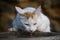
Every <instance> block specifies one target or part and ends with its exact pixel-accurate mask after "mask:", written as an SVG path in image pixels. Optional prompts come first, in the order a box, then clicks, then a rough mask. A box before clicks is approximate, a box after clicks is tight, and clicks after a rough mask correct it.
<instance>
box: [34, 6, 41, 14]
mask: <svg viewBox="0 0 60 40" xmlns="http://www.w3.org/2000/svg"><path fill="white" fill-rule="evenodd" d="M41 13H42V9H41V6H39V7H38V8H37V9H36V10H35V14H36V15H40V14H41Z"/></svg>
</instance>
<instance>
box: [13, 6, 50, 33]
mask: <svg viewBox="0 0 60 40" xmlns="http://www.w3.org/2000/svg"><path fill="white" fill-rule="evenodd" d="M16 10H17V12H18V13H17V16H16V19H15V20H14V21H13V27H14V28H15V29H21V30H23V31H28V32H30V31H32V32H34V31H36V30H38V31H41V32H50V20H49V18H48V17H47V16H45V15H44V14H43V13H42V11H41V7H38V8H37V9H35V8H33V7H27V8H25V9H21V8H19V7H16ZM22 10H24V11H22ZM24 12H35V17H34V19H36V20H33V19H32V18H29V19H26V18H25V17H24V16H22V15H20V14H23V13H24ZM34 23H37V24H36V25H34ZM25 24H29V25H25Z"/></svg>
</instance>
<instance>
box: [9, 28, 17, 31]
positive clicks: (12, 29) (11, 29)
mask: <svg viewBox="0 0 60 40" xmlns="http://www.w3.org/2000/svg"><path fill="white" fill-rule="evenodd" d="M8 31H17V29H15V28H9V29H8Z"/></svg>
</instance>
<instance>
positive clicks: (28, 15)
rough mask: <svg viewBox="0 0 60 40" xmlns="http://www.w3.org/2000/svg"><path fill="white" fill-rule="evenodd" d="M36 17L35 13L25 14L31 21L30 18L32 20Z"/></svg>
mask: <svg viewBox="0 0 60 40" xmlns="http://www.w3.org/2000/svg"><path fill="white" fill-rule="evenodd" d="M34 15H35V13H30V12H29V13H24V16H25V17H26V18H27V19H29V17H31V18H32V19H33V18H34Z"/></svg>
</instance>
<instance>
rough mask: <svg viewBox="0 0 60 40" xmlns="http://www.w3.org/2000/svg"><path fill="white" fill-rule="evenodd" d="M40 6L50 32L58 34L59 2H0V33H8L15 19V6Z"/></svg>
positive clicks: (28, 0)
mask: <svg viewBox="0 0 60 40" xmlns="http://www.w3.org/2000/svg"><path fill="white" fill-rule="evenodd" d="M40 5H41V6H42V12H43V14H45V15H46V16H48V17H49V19H50V22H51V25H50V26H51V31H52V32H60V0H0V32H8V28H10V27H13V26H12V21H13V20H14V19H15V17H16V14H17V13H16V10H15V6H19V7H21V8H25V7H28V6H32V7H35V8H38V7H39V6H40Z"/></svg>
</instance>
